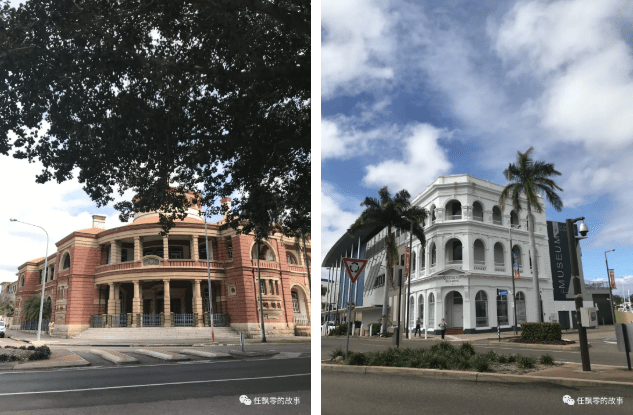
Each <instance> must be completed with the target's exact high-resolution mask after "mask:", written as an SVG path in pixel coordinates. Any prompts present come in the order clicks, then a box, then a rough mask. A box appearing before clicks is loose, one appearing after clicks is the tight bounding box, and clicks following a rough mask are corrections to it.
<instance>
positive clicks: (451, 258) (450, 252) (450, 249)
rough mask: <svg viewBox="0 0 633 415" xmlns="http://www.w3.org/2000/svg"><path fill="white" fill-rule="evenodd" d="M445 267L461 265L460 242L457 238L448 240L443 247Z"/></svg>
mask: <svg viewBox="0 0 633 415" xmlns="http://www.w3.org/2000/svg"><path fill="white" fill-rule="evenodd" d="M445 255H446V262H445V263H446V265H451V264H460V265H461V263H462V242H461V241H460V240H459V239H457V238H452V239H449V240H448V241H447V242H446V246H445Z"/></svg>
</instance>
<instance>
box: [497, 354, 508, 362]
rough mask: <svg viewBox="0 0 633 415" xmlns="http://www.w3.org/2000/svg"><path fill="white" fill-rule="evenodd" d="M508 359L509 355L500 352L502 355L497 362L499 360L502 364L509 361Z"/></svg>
mask: <svg viewBox="0 0 633 415" xmlns="http://www.w3.org/2000/svg"><path fill="white" fill-rule="evenodd" d="M508 360H509V359H508V356H505V355H502V354H500V355H499V356H498V357H497V362H499V363H501V364H505V363H508Z"/></svg>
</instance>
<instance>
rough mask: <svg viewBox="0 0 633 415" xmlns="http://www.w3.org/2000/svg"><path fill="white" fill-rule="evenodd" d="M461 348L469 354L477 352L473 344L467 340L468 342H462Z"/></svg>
mask: <svg viewBox="0 0 633 415" xmlns="http://www.w3.org/2000/svg"><path fill="white" fill-rule="evenodd" d="M459 350H460V351H461V352H462V353H464V354H467V355H470V356H472V355H474V354H475V348H474V347H473V345H472V344H470V343H468V342H466V343H462V345H461V346H460V347H459Z"/></svg>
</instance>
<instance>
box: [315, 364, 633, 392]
mask: <svg viewBox="0 0 633 415" xmlns="http://www.w3.org/2000/svg"><path fill="white" fill-rule="evenodd" d="M321 370H322V371H328V372H344V373H357V374H363V375H364V374H370V373H371V374H383V375H400V376H402V375H404V376H418V377H424V378H435V379H453V380H470V381H475V382H506V383H554V384H557V385H563V386H569V387H578V386H584V387H586V386H627V387H631V386H633V383H630V382H616V381H605V380H587V379H570V378H557V377H544V376H534V375H512V374H505V373H479V372H464V371H460V370H439V369H415V368H404V367H388V366H349V365H333V364H321Z"/></svg>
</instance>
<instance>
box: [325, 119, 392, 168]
mask: <svg viewBox="0 0 633 415" xmlns="http://www.w3.org/2000/svg"><path fill="white" fill-rule="evenodd" d="M398 134H399V132H398V128H397V127H396V126H394V125H381V126H378V127H376V128H363V126H362V123H361V122H359V120H357V119H354V118H349V117H344V116H338V117H334V118H330V119H322V120H321V158H323V159H329V158H336V159H343V160H345V159H348V158H353V157H359V156H362V155H365V154H368V153H373V152H375V150H376V146H377V145H379V144H380V143H381V142H382V143H384V142H385V141H391V140H394V136H397V135H398Z"/></svg>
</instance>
